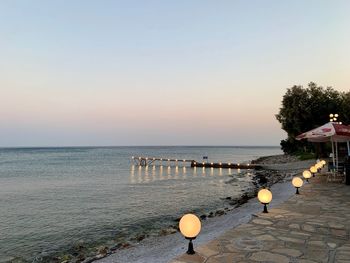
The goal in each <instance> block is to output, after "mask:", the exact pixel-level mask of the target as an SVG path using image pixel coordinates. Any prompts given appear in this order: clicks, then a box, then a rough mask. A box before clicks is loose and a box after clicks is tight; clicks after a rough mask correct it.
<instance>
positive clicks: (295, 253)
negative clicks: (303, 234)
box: [272, 248, 303, 258]
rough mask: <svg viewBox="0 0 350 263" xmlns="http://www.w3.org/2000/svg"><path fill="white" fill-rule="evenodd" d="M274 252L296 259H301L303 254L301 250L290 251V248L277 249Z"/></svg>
mask: <svg viewBox="0 0 350 263" xmlns="http://www.w3.org/2000/svg"><path fill="white" fill-rule="evenodd" d="M272 251H273V252H276V253H279V254H284V255H287V256H291V257H295V258H296V257H300V256H301V255H302V254H303V253H302V252H301V251H300V250H297V249H290V248H275V249H273V250H272Z"/></svg>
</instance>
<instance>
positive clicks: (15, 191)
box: [0, 147, 281, 262]
mask: <svg viewBox="0 0 350 263" xmlns="http://www.w3.org/2000/svg"><path fill="white" fill-rule="evenodd" d="M280 153H281V151H280V149H279V148H277V147H276V148H275V147H94V148H25V149H15V148H13V149H0V258H1V259H2V260H4V261H6V260H18V261H28V262H41V261H42V260H43V258H45V257H48V256H52V255H58V254H60V253H63V254H64V253H71V252H72V251H73V250H72V249H73V248H74V247H76V245H77V244H78V243H79V244H83V245H84V246H85V247H87V248H90V249H92V250H93V248H94V247H96V246H97V245H101V244H103V245H107V246H113V245H114V244H116V243H117V242H120V241H122V240H125V239H132V238H133V237H135V236H137V235H140V234H147V235H153V234H158V233H159V230H160V229H162V228H164V227H166V226H169V225H170V224H173V223H174V222H173V220H174V219H175V218H177V217H179V216H181V215H182V214H183V213H185V212H188V211H195V212H197V213H203V212H208V211H211V210H213V209H215V208H218V207H223V206H224V201H223V200H222V199H221V198H224V197H227V196H235V195H240V194H242V191H244V189H246V188H247V187H249V183H250V178H248V177H242V178H240V179H239V180H238V182H237V183H236V184H233V185H232V184H227V183H225V182H226V181H227V180H229V177H228V175H229V174H236V173H238V171H237V170H228V169H210V168H207V169H202V168H197V169H195V168H191V167H189V166H185V167H184V166H183V164H181V163H180V164H179V165H178V166H175V165H174V166H167V163H166V162H164V165H163V166H149V167H138V166H134V165H132V162H131V156H139V155H140V156H151V157H163V158H164V157H165V158H168V157H169V158H178V159H185V158H186V159H195V160H198V161H201V160H202V157H203V156H208V157H209V161H210V162H212V161H213V162H215V161H223V162H240V163H242V162H244V161H249V160H252V159H255V158H257V157H259V156H264V155H274V154H280ZM46 261H47V258H46Z"/></svg>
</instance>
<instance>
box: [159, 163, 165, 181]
mask: <svg viewBox="0 0 350 263" xmlns="http://www.w3.org/2000/svg"><path fill="white" fill-rule="evenodd" d="M159 179H160V180H163V179H164V178H163V165H161V166H160V167H159Z"/></svg>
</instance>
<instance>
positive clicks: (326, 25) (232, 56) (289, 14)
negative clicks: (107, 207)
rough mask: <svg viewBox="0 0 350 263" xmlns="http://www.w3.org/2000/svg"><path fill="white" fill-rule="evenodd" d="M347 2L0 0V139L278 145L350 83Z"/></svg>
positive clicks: (6, 142) (11, 142) (17, 142)
mask: <svg viewBox="0 0 350 263" xmlns="http://www.w3.org/2000/svg"><path fill="white" fill-rule="evenodd" d="M349 14H350V1H346V0H344V1H320V0H315V1H304V0H302V1H246V0H244V1H243V0H242V1H233V0H232V1H203V0H198V1H194V0H182V1H151V0H150V1H133V0H131V1H107V0H104V1H86V0H84V1H78V0H76V1H58V0H57V1H46V0H45V1H44V0H43V1H35V0H32V1H25V0H23V1H15V0H7V1H6V0H2V1H0V36H1V38H0V146H69V145H72V146H74V145H279V141H280V140H281V139H282V138H284V137H285V133H284V132H283V131H282V130H281V129H280V125H279V123H278V122H277V121H276V119H275V117H274V114H276V113H277V112H278V109H279V107H280V103H281V99H282V96H283V94H284V93H285V91H286V89H287V88H288V87H291V86H293V85H294V84H301V85H305V86H306V85H307V83H308V82H310V81H314V82H316V83H317V84H319V85H322V86H328V85H329V86H333V87H334V88H335V89H337V90H341V91H348V90H349V88H350V77H349V76H350V15H349Z"/></svg>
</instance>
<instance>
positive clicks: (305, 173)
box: [303, 170, 312, 182]
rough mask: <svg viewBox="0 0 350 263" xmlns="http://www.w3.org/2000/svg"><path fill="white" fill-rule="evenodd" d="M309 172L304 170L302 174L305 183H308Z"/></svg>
mask: <svg viewBox="0 0 350 263" xmlns="http://www.w3.org/2000/svg"><path fill="white" fill-rule="evenodd" d="M311 176H312V175H311V172H310V171H309V170H305V171H304V172H303V177H304V178H305V179H306V182H309V179H310V178H311Z"/></svg>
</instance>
